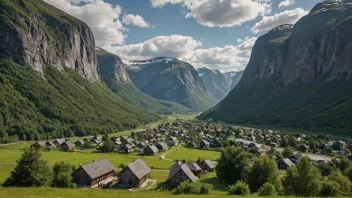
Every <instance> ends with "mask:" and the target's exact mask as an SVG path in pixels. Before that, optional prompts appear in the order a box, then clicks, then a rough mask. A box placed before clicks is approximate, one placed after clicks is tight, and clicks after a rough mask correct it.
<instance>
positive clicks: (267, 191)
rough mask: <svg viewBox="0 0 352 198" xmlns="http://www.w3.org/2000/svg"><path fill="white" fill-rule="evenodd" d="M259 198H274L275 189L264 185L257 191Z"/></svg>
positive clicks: (270, 185)
mask: <svg viewBox="0 0 352 198" xmlns="http://www.w3.org/2000/svg"><path fill="white" fill-rule="evenodd" d="M258 195H259V196H275V195H276V189H275V185H274V184H271V183H265V184H264V185H263V186H262V187H261V188H260V189H259V191H258Z"/></svg>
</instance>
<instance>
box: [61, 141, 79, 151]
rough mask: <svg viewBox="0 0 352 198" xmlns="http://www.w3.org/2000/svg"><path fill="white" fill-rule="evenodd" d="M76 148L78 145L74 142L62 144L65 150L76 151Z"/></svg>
mask: <svg viewBox="0 0 352 198" xmlns="http://www.w3.org/2000/svg"><path fill="white" fill-rule="evenodd" d="M75 148H76V145H75V144H74V143H72V142H64V143H62V144H61V149H62V150H63V151H74V150H75Z"/></svg>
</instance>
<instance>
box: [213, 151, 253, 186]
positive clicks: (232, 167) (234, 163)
mask: <svg viewBox="0 0 352 198" xmlns="http://www.w3.org/2000/svg"><path fill="white" fill-rule="evenodd" d="M250 158H251V155H250V154H249V153H247V152H246V151H244V150H243V149H242V148H241V147H234V146H231V147H226V148H224V149H223V150H222V152H221V156H220V159H219V162H218V165H217V166H216V174H217V176H218V177H219V178H220V179H222V180H224V181H225V182H226V183H227V184H233V183H235V182H236V181H238V180H242V179H244V177H245V176H246V175H247V174H248V171H249V169H250V166H249V160H250Z"/></svg>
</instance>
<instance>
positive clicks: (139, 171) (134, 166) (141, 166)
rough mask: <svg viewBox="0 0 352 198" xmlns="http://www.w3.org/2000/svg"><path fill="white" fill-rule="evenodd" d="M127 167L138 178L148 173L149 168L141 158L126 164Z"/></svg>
mask: <svg viewBox="0 0 352 198" xmlns="http://www.w3.org/2000/svg"><path fill="white" fill-rule="evenodd" d="M127 167H128V168H129V169H130V170H131V172H132V173H133V174H134V175H135V176H136V177H137V178H138V179H141V178H142V177H144V176H145V175H147V174H148V173H150V170H151V169H150V168H149V166H148V165H147V164H146V163H145V162H144V161H143V160H141V159H139V160H137V161H134V162H132V163H130V164H128V165H127ZM121 172H122V171H121Z"/></svg>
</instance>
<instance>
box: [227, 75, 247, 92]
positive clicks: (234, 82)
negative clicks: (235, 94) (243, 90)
mask: <svg viewBox="0 0 352 198" xmlns="http://www.w3.org/2000/svg"><path fill="white" fill-rule="evenodd" d="M243 72H244V71H239V72H236V74H235V75H234V76H233V77H232V82H231V85H230V87H231V90H232V89H233V88H235V87H236V86H237V84H238V83H239V82H240V80H241V78H242V76H243Z"/></svg>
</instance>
